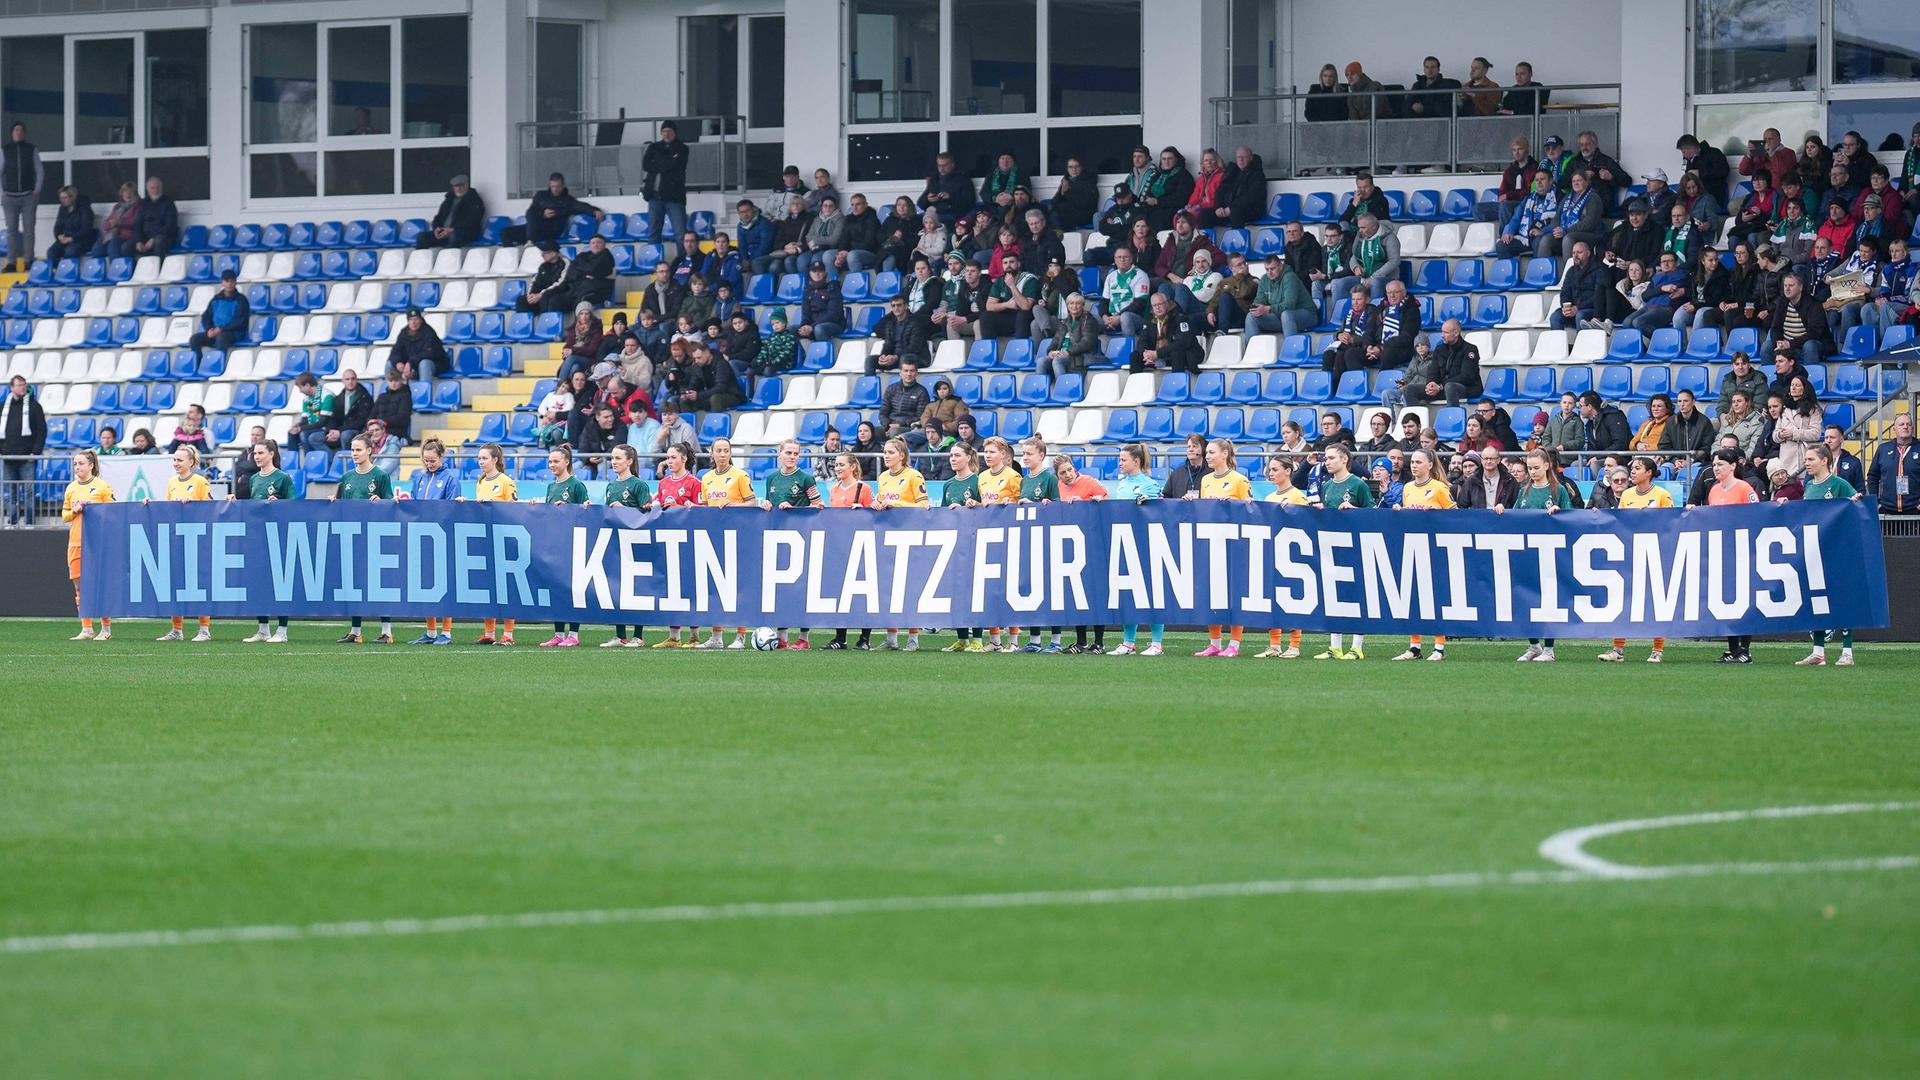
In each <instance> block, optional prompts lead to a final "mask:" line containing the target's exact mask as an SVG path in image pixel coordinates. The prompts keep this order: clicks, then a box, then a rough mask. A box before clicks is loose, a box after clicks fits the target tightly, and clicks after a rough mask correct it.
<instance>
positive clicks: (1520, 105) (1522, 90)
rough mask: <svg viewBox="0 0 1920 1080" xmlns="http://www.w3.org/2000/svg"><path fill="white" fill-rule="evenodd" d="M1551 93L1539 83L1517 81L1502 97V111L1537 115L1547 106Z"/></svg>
mask: <svg viewBox="0 0 1920 1080" xmlns="http://www.w3.org/2000/svg"><path fill="white" fill-rule="evenodd" d="M1549 93H1551V91H1549V90H1548V89H1547V88H1546V87H1544V86H1541V85H1540V84H1539V83H1524V84H1523V83H1515V84H1514V85H1512V86H1509V87H1507V92H1506V93H1505V94H1504V95H1502V96H1501V98H1500V111H1501V112H1502V113H1507V114H1511V115H1513V116H1537V115H1539V113H1540V110H1542V109H1544V108H1546V107H1547V95H1548V94H1549Z"/></svg>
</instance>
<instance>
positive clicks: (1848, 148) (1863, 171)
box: [1833, 131, 1877, 179]
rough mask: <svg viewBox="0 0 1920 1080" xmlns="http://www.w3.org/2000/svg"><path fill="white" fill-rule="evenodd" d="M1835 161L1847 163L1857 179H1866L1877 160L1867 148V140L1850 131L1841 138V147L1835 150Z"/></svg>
mask: <svg viewBox="0 0 1920 1080" xmlns="http://www.w3.org/2000/svg"><path fill="white" fill-rule="evenodd" d="M1833 160H1835V161H1836V162H1845V163H1846V166H1847V168H1848V170H1849V171H1851V172H1852V173H1853V175H1854V176H1855V177H1856V178H1860V179H1864V178H1865V177H1866V175H1867V172H1868V171H1869V170H1870V169H1872V168H1873V166H1874V162H1875V161H1876V160H1877V159H1875V157H1874V156H1873V150H1872V149H1871V148H1869V147H1868V146H1867V140H1866V138H1865V137H1864V136H1862V135H1861V134H1860V133H1859V132H1857V131H1849V132H1847V133H1846V134H1845V135H1842V136H1840V145H1839V146H1836V147H1834V148H1833Z"/></svg>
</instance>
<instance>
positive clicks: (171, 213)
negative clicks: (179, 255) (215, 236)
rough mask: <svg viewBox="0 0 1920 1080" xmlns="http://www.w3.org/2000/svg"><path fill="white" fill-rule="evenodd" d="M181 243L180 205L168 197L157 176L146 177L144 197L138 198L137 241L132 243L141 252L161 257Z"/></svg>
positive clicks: (164, 256)
mask: <svg viewBox="0 0 1920 1080" xmlns="http://www.w3.org/2000/svg"><path fill="white" fill-rule="evenodd" d="M179 242H180V208H179V207H177V206H175V205H174V203H173V200H172V199H170V198H168V197H167V194H166V189H165V186H164V185H162V184H161V183H160V178H159V177H157V176H149V177H147V197H146V198H144V199H141V200H140V240H139V242H137V243H135V244H134V245H133V249H134V251H136V252H138V253H139V254H141V255H151V256H153V257H154V258H156V259H164V258H166V257H167V253H168V252H169V251H172V250H173V248H174V245H176V244H178V243H179Z"/></svg>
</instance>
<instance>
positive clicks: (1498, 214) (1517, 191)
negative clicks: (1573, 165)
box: [1473, 60, 1551, 235]
mask: <svg viewBox="0 0 1920 1080" xmlns="http://www.w3.org/2000/svg"><path fill="white" fill-rule="evenodd" d="M1474 64H1475V66H1476V67H1477V66H1478V65H1479V61H1477V60H1476V61H1474ZM1473 96H1474V97H1483V96H1485V95H1473ZM1496 100H1497V99H1496ZM1507 151H1508V153H1509V154H1511V155H1512V160H1511V161H1510V162H1508V164H1507V167H1506V169H1505V170H1504V171H1503V172H1501V174H1500V196H1499V199H1498V201H1496V202H1495V203H1494V206H1495V218H1496V219H1497V220H1498V222H1499V225H1500V229H1501V231H1502V232H1505V231H1506V229H1507V222H1508V221H1510V220H1512V219H1513V216H1514V215H1515V214H1517V213H1519V212H1520V207H1521V205H1522V204H1523V203H1525V202H1526V201H1527V197H1528V196H1529V195H1530V194H1532V193H1533V192H1534V191H1535V190H1536V188H1535V186H1534V182H1533V178H1534V177H1535V176H1536V175H1537V174H1538V173H1539V172H1540V161H1539V159H1537V158H1535V157H1534V156H1533V149H1532V147H1531V146H1530V145H1529V144H1528V143H1527V137H1526V136H1525V135H1515V136H1514V137H1513V141H1512V142H1510V143H1508V144H1507ZM1548 190H1551V185H1549V187H1548ZM1521 235H1526V234H1524V233H1522V234H1521Z"/></svg>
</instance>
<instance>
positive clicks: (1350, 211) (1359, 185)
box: [1340, 172, 1393, 232]
mask: <svg viewBox="0 0 1920 1080" xmlns="http://www.w3.org/2000/svg"><path fill="white" fill-rule="evenodd" d="M1367 214H1371V215H1372V216H1373V217H1374V218H1375V219H1376V220H1379V221H1392V220H1393V207H1392V205H1391V204H1389V203H1388V202H1387V193H1386V192H1384V191H1381V190H1380V189H1379V188H1378V187H1376V186H1375V185H1374V182H1373V174H1372V173H1370V172H1362V173H1358V174H1356V175H1355V176H1354V178H1353V201H1352V202H1350V203H1348V204H1347V208H1346V209H1345V210H1343V211H1341V212H1340V223H1341V224H1342V225H1344V226H1346V228H1347V231H1349V232H1352V231H1354V230H1356V229H1357V228H1358V227H1359V223H1360V218H1361V216H1362V215H1367ZM1388 231H1389V232H1391V231H1392V230H1391V229H1389V230H1388Z"/></svg>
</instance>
